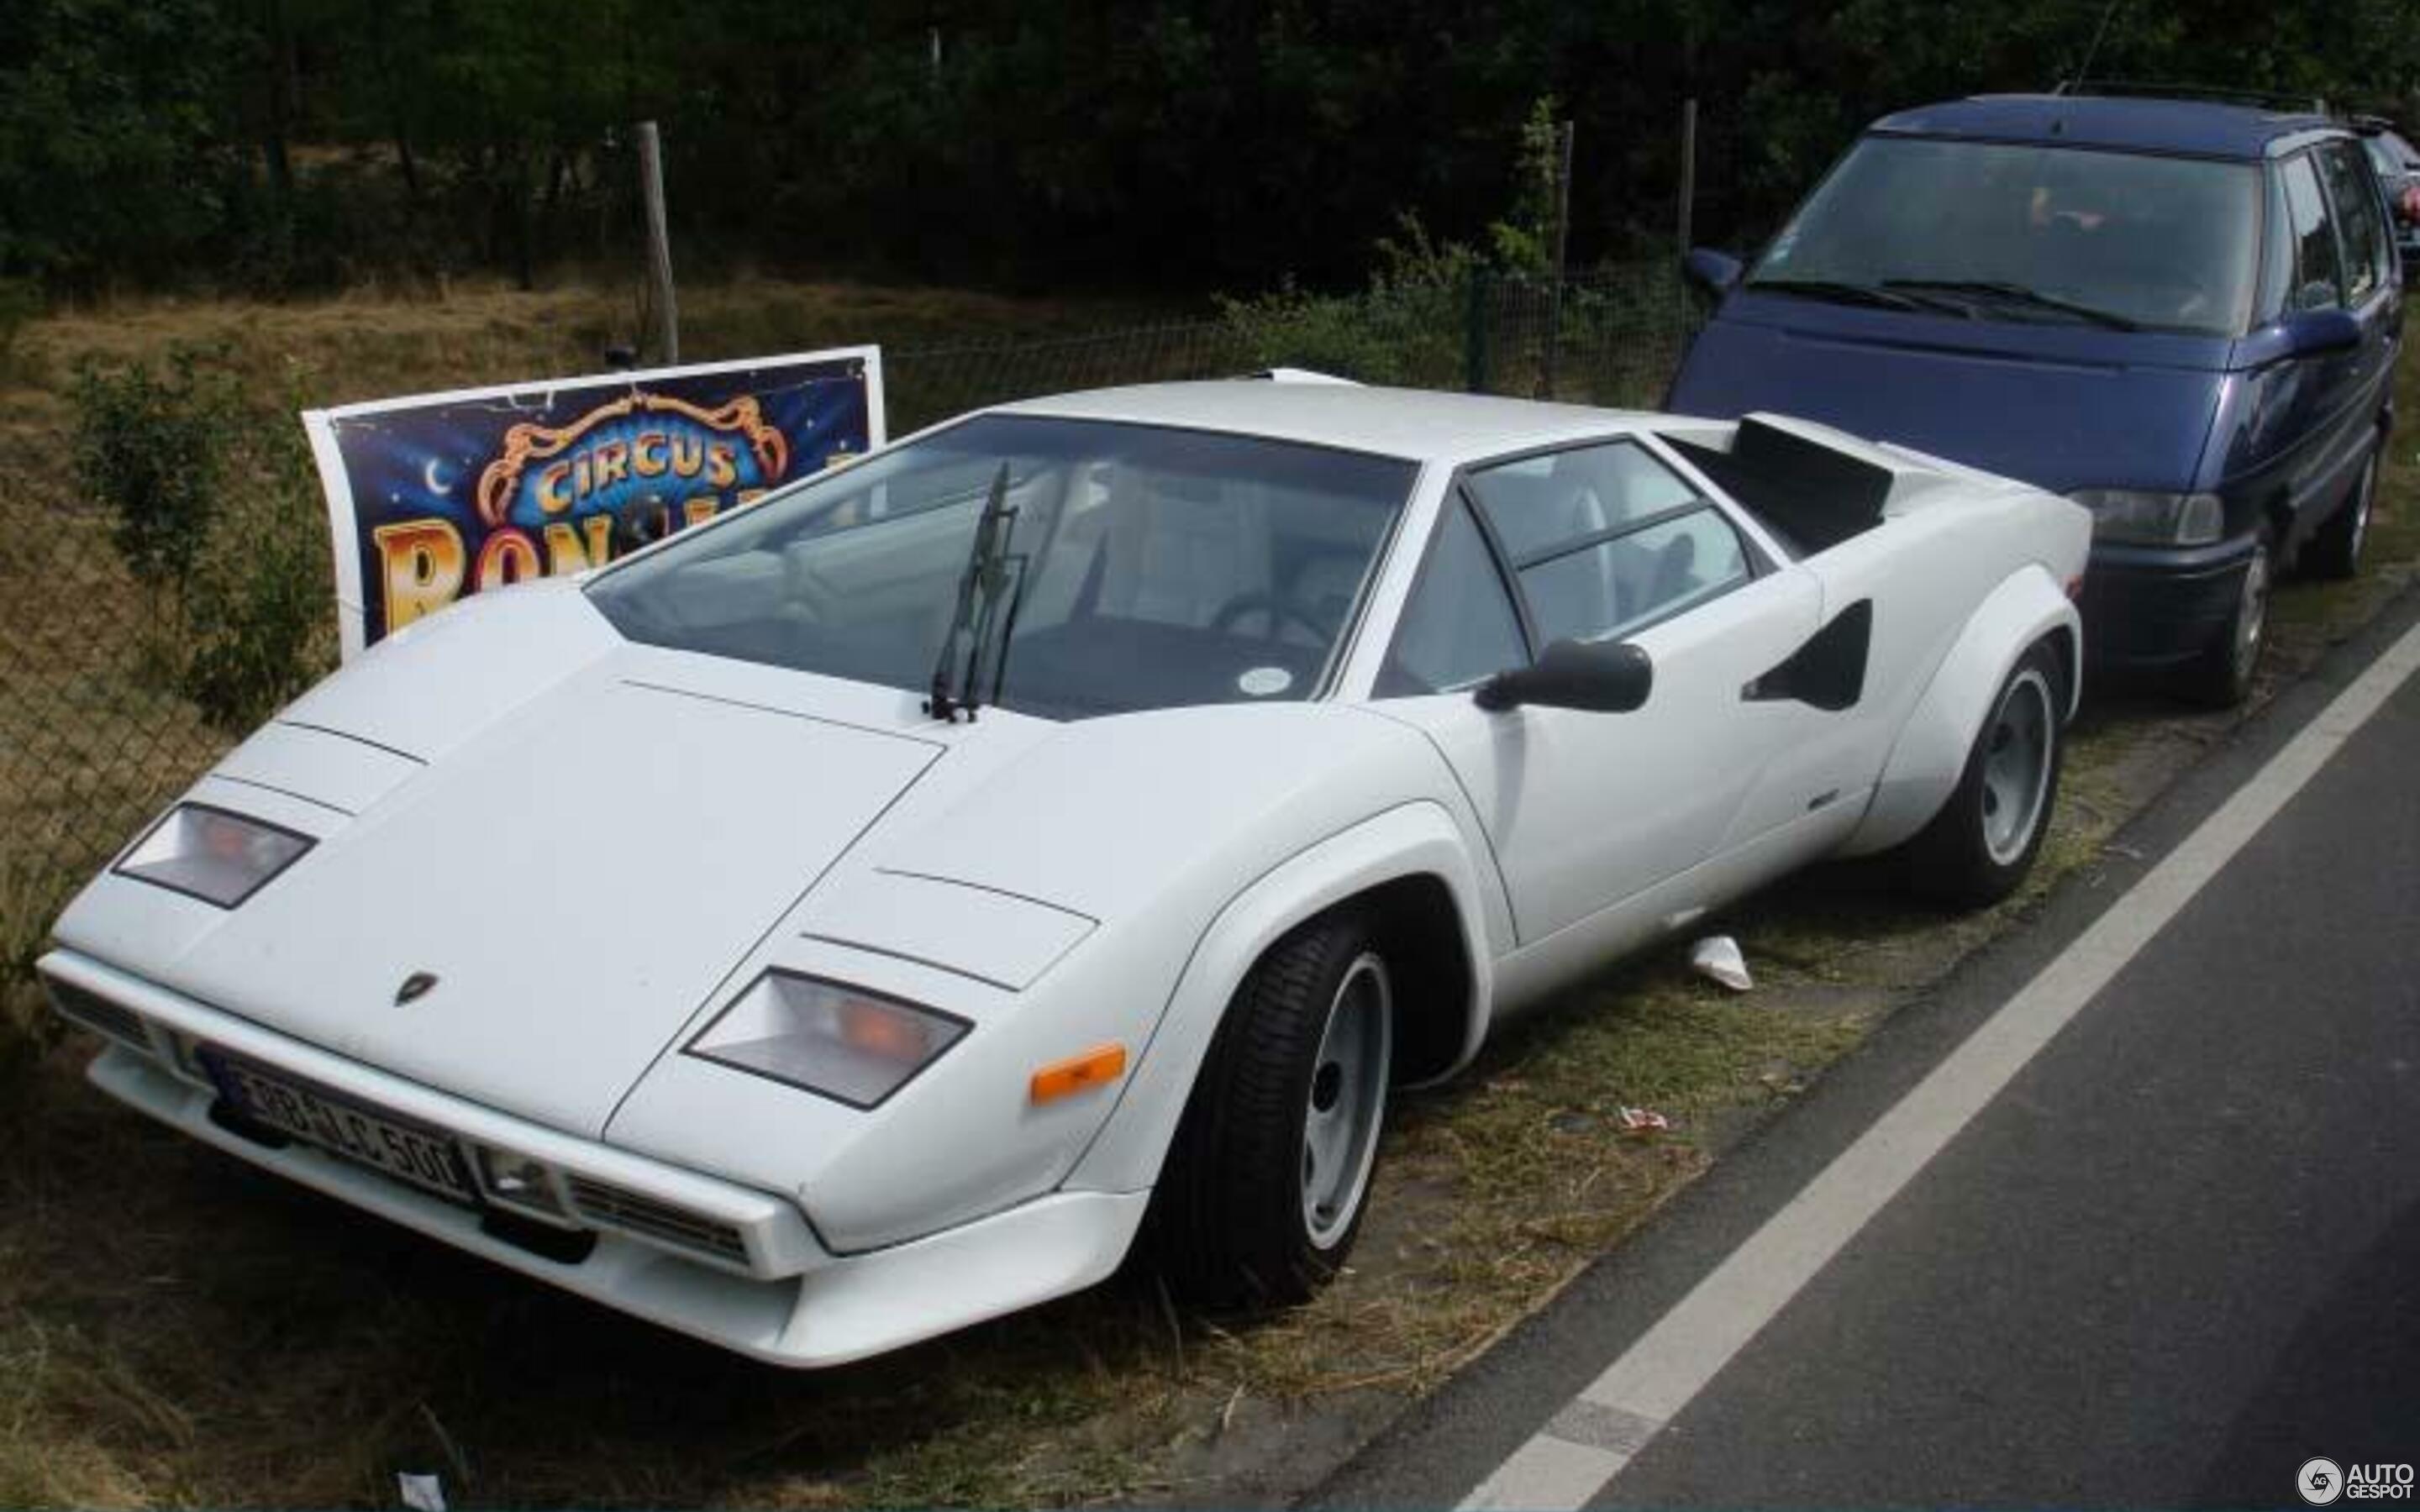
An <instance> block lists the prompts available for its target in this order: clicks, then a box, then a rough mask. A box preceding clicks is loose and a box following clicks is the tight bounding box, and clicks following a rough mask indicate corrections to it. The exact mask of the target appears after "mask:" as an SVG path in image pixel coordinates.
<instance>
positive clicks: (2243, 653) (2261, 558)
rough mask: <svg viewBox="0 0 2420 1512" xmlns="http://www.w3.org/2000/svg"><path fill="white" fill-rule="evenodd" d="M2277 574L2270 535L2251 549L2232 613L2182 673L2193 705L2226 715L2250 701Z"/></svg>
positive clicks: (2236, 592) (2262, 534)
mask: <svg viewBox="0 0 2420 1512" xmlns="http://www.w3.org/2000/svg"><path fill="white" fill-rule="evenodd" d="M2275 573H2276V565H2275V560H2274V558H2273V555H2272V553H2271V551H2270V547H2269V532H2268V531H2267V530H2265V529H2264V530H2262V531H2261V532H2260V535H2259V538H2258V539H2257V540H2256V541H2254V542H2253V543H2252V556H2251V559H2250V560H2249V561H2247V562H2245V563H2243V578H2242V581H2241V582H2240V583H2238V584H2237V585H2236V590H2235V611H2234V612H2233V613H2232V614H2229V615H2228V616H2227V620H2226V625H2225V626H2224V627H2223V628H2222V629H2221V630H2220V631H2219V633H2218V636H2217V638H2216V639H2215V640H2211V643H2210V644H2209V645H2208V646H2206V647H2204V648H2203V650H2202V654H2201V657H2200V659H2199V660H2197V661H2195V663H2194V664H2193V665H2192V666H2191V667H2189V668H2187V669H2186V671H2185V688H2184V690H2185V692H2186V693H2187V694H2188V695H2189V696H2191V697H2192V698H2193V700H2194V701H2195V702H2198V703H2207V704H2209V705H2210V706H2211V707H2212V708H2218V709H2231V708H2233V707H2235V705H2237V704H2239V703H2241V702H2243V701H2244V700H2245V699H2247V698H2250V697H2251V696H2252V677H2253V674H2254V673H2255V672H2257V671H2259V670H2260V651H2261V648H2262V646H2264V645H2265V644H2266V643H2267V637H2268V630H2269V593H2270V589H2271V588H2272V586H2273V579H2274V577H2275Z"/></svg>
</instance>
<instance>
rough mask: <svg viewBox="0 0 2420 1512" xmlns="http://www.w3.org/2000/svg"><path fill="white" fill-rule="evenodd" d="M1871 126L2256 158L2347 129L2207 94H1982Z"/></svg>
mask: <svg viewBox="0 0 2420 1512" xmlns="http://www.w3.org/2000/svg"><path fill="white" fill-rule="evenodd" d="M1868 130H1869V131H1877V132H1887V133H1890V134H1893V135H1908V136H1971V137H1977V138H1983V139H1989V140H1993V141H2003V142H2009V141H2014V142H2042V143H2045V144H2057V145H2059V146H2065V147H2116V148H2122V149H2132V150H2134V151H2140V152H2177V153H2190V154H2193V155H2195V156H2201V157H2212V158H2242V159H2246V160H2251V159H2258V158H2261V157H2264V156H2266V155H2267V153H2268V151H2269V147H2270V145H2271V144H2272V143H2273V142H2276V141H2278V140H2280V139H2282V138H2285V137H2291V136H2302V135H2305V134H2307V133H2310V132H2313V131H2343V130H2344V129H2343V127H2342V125H2341V124H2340V123H2339V122H2336V121H2334V120H2331V119H2329V118H2328V117H2327V116H2321V115H2318V114H2315V113H2313V112H2310V111H2273V110H2263V109H2261V108H2259V107H2257V106H2254V105H2234V104H2225V103H2220V102H2217V101H2212V100H2166V99H2157V98H2136V97H2119V96H2108V95H1978V96H1976V97H1975V98H1973V99H1971V100H1947V101H1944V102H1942V103H1940V104H1935V105H1919V106H1917V107H1916V108H1915V109H1914V110H1903V111H1900V112H1898V113H1897V114H1895V115H1891V116H1884V117H1883V118H1882V119H1881V120H1878V121H1876V122H1874V124H1873V125H1872V126H1870V127H1869V128H1868ZM2347 134H2350V133H2347Z"/></svg>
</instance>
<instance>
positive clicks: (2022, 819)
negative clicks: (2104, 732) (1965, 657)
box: [1904, 642, 2067, 908]
mask: <svg viewBox="0 0 2420 1512" xmlns="http://www.w3.org/2000/svg"><path fill="white" fill-rule="evenodd" d="M2066 709H2067V694H2066V679H2065V677H2064V676H2063V675H2062V673H2061V670H2060V665H2059V658H2058V656H2057V654H2056V653H2055V651H2054V650H2053V649H2052V648H2051V647H2050V646H2049V645H2048V644H2047V643H2044V642H2037V643H2036V644H2035V645H2034V646H2033V647H2032V649H2030V650H2028V651H2027V652H2026V653H2025V654H2024V656H2023V657H2022V658H2020V659H2019V660H2018V662H2017V665H2016V666H2015V668H2014V669H2012V670H2011V671H2009V675H2008V679H2007V680H2006V681H2005V682H2003V683H2001V685H2000V690H1999V692H1998V694H1997V695H1996V696H1995V697H1994V698H1993V700H1992V707H1991V713H1990V714H1989V715H1987V716H1986V717H1984V720H1983V727H1982V729H1981V730H1979V731H1978V732H1977V733H1976V735H1975V744H1974V746H1973V747H1972V748H1969V750H1968V751H1967V754H1966V768H1965V770H1964V771H1963V772H1962V773H1961V774H1960V776H1959V779H1958V786H1957V788H1956V789H1955V790H1954V791H1953V792H1951V794H1950V795H1949V801H1948V802H1947V803H1945V804H1943V805H1942V806H1941V811H1940V812H1939V813H1937V814H1934V815H1933V816H1932V822H1931V823H1930V824H1928V825H1925V826H1924V829H1923V831H1922V832H1921V833H1919V834H1918V835H1917V836H1916V839H1914V840H1912V841H1909V842H1908V845H1907V850H1906V852H1905V856H1904V859H1905V861H1906V865H1907V872H1908V877H1909V880H1910V882H1911V883H1912V884H1913V885H1914V886H1915V887H1916V889H1917V890H1918V891H1920V892H1923V893H1924V894H1926V895H1927V896H1929V897H1932V898H1935V899H1938V900H1940V901H1941V902H1943V903H1952V904H1956V905H1958V906H1960V907H1966V908H1979V907H1982V906H1983V905H1984V904H1986V903H1997V902H1998V901H1999V900H2000V899H2002V898H2005V897H2007V896H2008V895H2009V893H2010V892H2012V891H2014V890H2015V888H2016V886H2017V884H2018V883H2020V882H2022V881H2024V876H2025V872H2028V871H2030V870H2031V869H2032V867H2033V864H2034V857H2035V856H2037V855H2039V854H2040V851H2041V844H2042V837H2043V836H2044V835H2045V834H2047V833H2049V830H2050V812H2051V805H2052V802H2053V801H2054V799H2055V797H2056V796H2057V794H2058V767H2059V760H2060V758H2061V756H2062V755H2063V754H2064V748H2065V741H2064V739H2063V738H2062V736H2063V732H2062V729H2061V723H2062V720H2063V718H2064V717H2065V714H2066Z"/></svg>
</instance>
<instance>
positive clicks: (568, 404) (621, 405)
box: [302, 347, 883, 656]
mask: <svg viewBox="0 0 2420 1512" xmlns="http://www.w3.org/2000/svg"><path fill="white" fill-rule="evenodd" d="M302 424H303V427H304V429H305V430H306V431H307V432H308V433H309V435H310V438H311V450H312V455H314V456H315V457H316V458H317V460H318V467H319V480H320V484H321V486H322V487H323V489H324V490H325V491H326V493H327V497H328V520H329V525H330V528H331V530H332V531H333V532H334V536H335V550H336V602H337V609H338V618H339V623H340V625H341V627H342V630H343V637H344V649H345V655H346V656H352V655H354V654H355V653H357V652H359V651H360V650H362V649H363V648H364V647H365V646H367V645H369V644H370V643H372V642H374V641H376V640H380V639H382V638H383V637H385V636H387V635H390V634H392V633H394V632H395V631H396V630H400V629H402V628H403V627H404V626H405V625H410V624H411V622H412V621H414V620H417V619H419V618H421V617H422V616H423V615H427V614H430V613H434V612H435V611H436V610H438V609H443V608H444V607H445V606H446V605H448V604H451V603H453V602H455V601H456V600H457V599H459V598H461V597H463V596H465V595H466V594H475V593H482V592H485V591H487V590H489V589H491V588H498V587H502V586H504V584H507V583H515V582H520V581H522V580H524V579H531V578H536V577H542V576H551V575H553V574H557V573H568V572H584V571H586V570H588V569H589V568H591V567H598V566H602V565H604V564H605V563H607V562H610V561H612V560H613V558H614V557H616V556H619V555H621V554H622V553H623V552H625V551H629V550H634V549H636V548H638V547H640V546H644V545H645V544H646V543H647V542H649V541H653V540H655V539H657V538H659V537H660V536H662V535H664V534H666V533H667V532H672V531H676V530H680V529H682V528H684V527H686V526H690V525H695V524H699V523H702V522H703V521H706V520H709V519H712V518H714V517H716V516H717V515H720V514H722V513H723V512H725V511H727V510H732V509H737V508H739V507H741V506H743V505H745V504H747V503H748V502H750V501H752V500H754V499H755V498H757V497H758V496H760V495H762V494H764V493H766V492H768V490H770V489H773V488H777V487H779V486H782V485H783V484H785V483H790V482H794V481H796V480H797V479H799V478H803V477H808V476H811V475H813V474H814V473H815V472H818V471H822V470H823V469H824V468H826V467H828V466H830V465H831V464H832V463H834V462H836V461H839V460H841V459H843V458H845V457H848V456H852V455H859V454H861V453H863V452H865V451H867V450H869V449H871V448H873V447H876V446H879V445H880V444H882V440H883V425H882V355H881V351H880V349H879V348H877V347H848V348H845V349H840V350H834V351H821V352H807V353H801V354H799V355H795V356H785V357H768V358H762V359H754V360H750V361H746V362H737V363H709V364H706V365H703V366H693V367H668V368H658V369H654V370H651V371H646V372H637V373H615V374H611V375H607V376H603V377H597V378H569V379H562V380H558V381H553V382H544V383H527V384H513V385H508V386H504V387H501V388H492V389H478V390H470V391H465V392H462V393H439V394H425V395H419V396H415V397H411V398H401V399H381V400H378V401H375V402H372V403H369V404H357V405H349V406H346V407H344V408H342V409H313V410H309V411H306V412H305V413H304V414H303V416H302Z"/></svg>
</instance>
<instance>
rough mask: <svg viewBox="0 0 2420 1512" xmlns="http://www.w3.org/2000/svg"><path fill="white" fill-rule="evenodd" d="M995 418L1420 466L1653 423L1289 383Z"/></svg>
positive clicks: (1489, 398)
mask: <svg viewBox="0 0 2420 1512" xmlns="http://www.w3.org/2000/svg"><path fill="white" fill-rule="evenodd" d="M991 412H992V413H995V414H1013V415H1049V416H1053V417H1057V418H1062V419H1070V420H1106V421H1120V422H1125V423H1127V424H1149V425H1171V426H1178V427H1182V428H1185V429H1190V430H1215V431H1225V432H1231V433H1233V434H1236V435H1244V436H1265V437H1269V438H1271V439H1273V440H1288V441H1303V442H1309V443H1311V444H1312V445H1317V446H1333V447H1340V448H1342V449H1344V450H1346V451H1355V452H1375V453H1378V454H1381V455H1388V456H1398V457H1404V458H1408V459H1412V460H1417V461H1432V460H1443V461H1455V460H1461V459H1464V458H1466V457H1470V456H1481V455H1492V454H1495V453H1498V452H1504V451H1510V450H1513V449H1515V448H1518V447H1523V446H1531V445H1548V444H1552V443H1554V442H1556V441H1559V440H1567V439H1573V438H1576V437H1581V436H1590V435H1602V434H1604V433H1605V432H1606V430H1608V429H1615V428H1621V427H1623V426H1630V427H1637V426H1638V425H1640V424H1643V423H1645V422H1647V421H1648V420H1650V419H1652V418H1653V417H1652V416H1649V415H1645V414H1642V413H1640V412H1638V411H1636V410H1617V409H1590V408H1589V407H1587V406H1584V405H1571V404H1548V403H1544V402H1541V401H1538V400H1532V399H1504V398H1497V397H1496V396H1494V395H1491V394H1479V393H1441V392H1438V391H1435V390H1430V389H1386V388H1364V387H1361V386H1360V385H1358V384H1344V383H1304V382H1289V381H1287V380H1285V379H1281V378H1280V379H1269V378H1236V379H1228V380H1223V381H1215V382H1203V383H1152V384H1143V385H1139V386H1136V387H1132V388H1123V389H1094V390H1089V391H1087V392H1085V393H1062V394H1055V395H1052V396H1050V397H1048V398H1041V399H1026V400H1021V401H1019V402H1017V403H1015V404H1006V405H1001V406H998V407H996V408H995V409H993V410H992V411H991Z"/></svg>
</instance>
